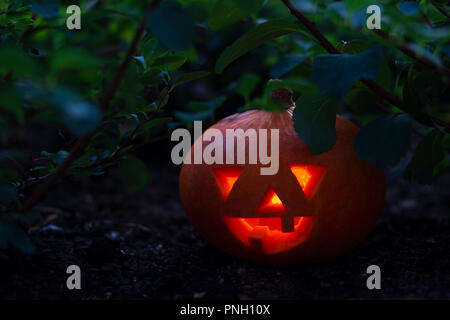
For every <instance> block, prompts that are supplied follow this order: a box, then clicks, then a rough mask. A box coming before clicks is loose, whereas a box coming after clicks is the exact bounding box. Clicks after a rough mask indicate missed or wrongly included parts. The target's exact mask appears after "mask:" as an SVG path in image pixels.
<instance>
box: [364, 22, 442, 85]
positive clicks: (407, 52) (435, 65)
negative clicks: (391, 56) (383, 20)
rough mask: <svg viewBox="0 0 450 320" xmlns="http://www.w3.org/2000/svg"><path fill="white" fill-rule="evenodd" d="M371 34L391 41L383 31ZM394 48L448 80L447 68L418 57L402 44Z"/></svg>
mask: <svg viewBox="0 0 450 320" xmlns="http://www.w3.org/2000/svg"><path fill="white" fill-rule="evenodd" d="M373 32H374V33H375V34H376V35H378V36H380V37H381V38H383V39H385V40H389V41H392V40H391V39H390V37H389V35H388V34H387V33H386V32H384V31H383V30H379V29H374V30H373ZM395 47H396V48H397V49H398V50H400V51H401V52H403V53H404V54H406V55H407V56H409V57H411V58H413V59H415V60H417V61H419V62H421V63H423V64H424V65H426V66H428V67H430V68H433V69H436V70H437V71H439V72H441V73H444V74H446V75H447V77H448V78H449V79H450V70H449V69H448V68H446V67H445V66H442V67H441V66H439V65H438V64H437V63H436V62H434V61H433V60H431V59H429V58H428V57H426V56H424V55H420V54H419V53H417V52H416V51H414V50H413V49H411V48H410V47H408V46H405V45H402V44H395Z"/></svg>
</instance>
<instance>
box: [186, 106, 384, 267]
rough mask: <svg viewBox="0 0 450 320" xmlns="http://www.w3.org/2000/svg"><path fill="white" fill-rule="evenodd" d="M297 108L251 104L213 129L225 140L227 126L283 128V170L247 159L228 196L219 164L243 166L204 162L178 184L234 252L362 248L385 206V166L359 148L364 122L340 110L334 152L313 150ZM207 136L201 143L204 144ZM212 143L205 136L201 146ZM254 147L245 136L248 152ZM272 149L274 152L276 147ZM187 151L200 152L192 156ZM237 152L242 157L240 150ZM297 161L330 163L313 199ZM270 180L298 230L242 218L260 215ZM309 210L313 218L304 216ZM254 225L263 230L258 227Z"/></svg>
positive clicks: (269, 259)
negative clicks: (300, 130) (299, 128)
mask: <svg viewBox="0 0 450 320" xmlns="http://www.w3.org/2000/svg"><path fill="white" fill-rule="evenodd" d="M292 111H293V107H292V108H290V109H288V110H286V112H284V113H275V112H267V111H259V110H251V111H248V112H245V113H242V114H236V115H232V116H230V117H228V118H225V119H223V120H221V121H219V122H218V123H216V124H215V125H213V126H212V127H211V128H215V129H219V130H220V131H221V132H222V134H223V137H224V139H225V136H226V135H225V130H226V129H237V128H241V129H243V130H246V129H248V128H253V129H256V130H257V129H279V172H278V174H277V175H275V176H262V175H260V171H259V168H260V167H261V165H260V164H247V165H244V166H243V171H242V173H241V174H240V176H239V178H238V179H237V181H236V182H235V183H234V185H233V186H232V190H231V192H230V193H229V196H228V198H227V199H224V197H223V193H221V189H220V188H221V186H220V179H219V180H218V179H217V175H215V170H216V169H217V168H219V169H220V168H225V169H226V168H236V167H242V165H227V164H223V165H220V164H219V165H217V164H213V165H207V164H204V163H203V164H184V165H183V166H182V169H181V173H180V184H179V188H180V196H181V201H182V203H183V207H184V209H185V212H186V214H187V217H188V219H189V220H190V222H191V223H192V224H193V226H194V228H195V229H196V230H197V232H198V233H200V234H201V235H202V236H203V237H204V238H206V239H207V240H208V241H209V242H210V243H212V244H213V245H214V246H216V247H218V248H220V249H221V250H223V251H225V252H227V253H229V254H232V255H234V256H237V257H240V258H244V259H249V260H252V261H256V262H262V263H269V264H290V263H310V262H316V261H321V260H325V259H329V258H332V257H334V256H336V255H339V254H341V253H343V252H345V251H348V250H349V249H351V248H353V247H354V246H356V245H357V244H358V243H359V242H360V241H361V240H362V239H363V238H364V237H365V236H366V235H367V234H368V233H369V231H370V230H371V229H372V228H373V226H374V225H375V223H376V221H377V219H378V215H379V213H380V211H381V210H382V207H383V203H384V197H385V191H386V182H385V176H384V172H383V171H382V170H379V169H377V168H376V167H374V166H373V165H372V164H370V163H369V162H367V161H365V160H361V159H359V158H358V157H357V155H356V153H355V151H354V148H353V142H354V138H355V136H356V134H357V133H358V130H359V129H358V128H357V126H355V125H354V124H353V123H352V122H350V121H348V120H346V119H344V118H342V117H340V116H337V117H336V144H335V145H334V146H333V148H332V149H331V150H330V151H328V152H325V153H321V154H318V155H312V154H311V152H310V147H309V145H308V144H307V143H305V142H304V141H302V140H301V139H300V138H299V137H298V135H297V133H296V132H295V130H294V127H293V122H292ZM208 130H209V129H208ZM206 132H207V131H205V133H206ZM205 133H204V134H205ZM268 136H269V137H270V134H268ZM201 138H202V137H200V138H199V139H198V140H197V141H195V142H194V145H195V144H197V143H201ZM208 143H213V142H208ZM208 143H207V142H203V147H202V148H203V149H204V148H205V147H206V146H207V145H208ZM227 148H228V149H229V148H230V147H229V143H228V141H226V140H225V142H224V143H223V154H224V159H226V154H227V151H228V152H230V150H228V149H227ZM235 148H236V146H235ZM248 148H249V145H248V141H246V152H248ZM193 149H194V146H193V147H192V148H191V150H193ZM268 150H269V152H270V148H269V149H268ZM234 151H236V149H235V150H234ZM188 156H189V157H191V159H192V158H193V157H192V155H191V154H189V155H188ZM234 156H235V163H236V152H234ZM246 163H248V162H246ZM258 163H259V161H258ZM292 165H309V166H312V167H313V168H315V166H317V167H318V168H325V171H324V173H323V174H322V175H321V176H320V177H319V178H317V179H316V180H317V181H315V183H316V186H315V188H314V190H309V197H308V198H306V197H305V196H304V195H303V193H304V192H303V191H302V188H301V186H300V185H299V180H297V179H296V177H295V176H294V175H293V174H292V170H291V169H290V167H289V166H292ZM263 167H264V165H263ZM266 167H267V166H266ZM241 169H242V168H241ZM313 178H314V177H313ZM313 180H314V179H313ZM266 185H270V186H271V187H272V188H273V190H275V192H276V193H277V194H278V195H279V198H280V199H281V202H282V203H283V205H284V206H285V207H286V208H287V209H288V210H291V211H292V210H293V211H295V215H296V216H297V218H296V219H297V220H296V222H295V231H294V232H283V231H280V230H279V229H276V228H275V229H274V230H271V229H270V227H267V226H256V225H255V224H254V223H253V222H254V221H257V222H256V224H257V223H258V221H262V220H264V219H261V220H255V219H253V220H252V219H247V220H245V219H243V218H239V215H240V214H244V215H245V213H248V214H249V215H248V216H253V217H261V216H259V215H258V212H257V211H256V212H255V206H258V205H260V204H261V202H262V201H264V200H263V199H262V198H263V197H264V194H263V193H262V192H263V190H264V188H261V186H266ZM233 189H236V190H234V191H233ZM280 191H282V192H280ZM299 192H300V193H299ZM305 192H306V190H305ZM224 208H226V209H224ZM291 211H290V212H291ZM302 215H309V216H308V217H304V218H299V217H298V216H302ZM236 216H238V217H237V218H236ZM272 219H280V218H272ZM299 219H300V220H299ZM248 221H253V222H251V223H250V222H248ZM255 230H258V231H261V230H262V231H261V232H259V233H258V232H256V231H255ZM261 233H262V235H261Z"/></svg>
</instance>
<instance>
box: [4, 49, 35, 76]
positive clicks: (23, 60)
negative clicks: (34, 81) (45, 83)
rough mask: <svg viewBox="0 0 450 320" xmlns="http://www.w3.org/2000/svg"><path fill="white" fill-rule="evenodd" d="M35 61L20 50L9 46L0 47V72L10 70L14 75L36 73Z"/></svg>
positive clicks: (32, 74) (31, 74) (33, 74)
mask: <svg viewBox="0 0 450 320" xmlns="http://www.w3.org/2000/svg"><path fill="white" fill-rule="evenodd" d="M37 71H38V68H37V65H36V63H35V61H34V60H33V59H32V58H31V57H30V56H28V55H27V54H25V53H24V52H23V51H22V50H19V49H18V48H15V47H11V46H4V47H2V48H0V73H2V74H3V73H6V72H12V74H13V75H14V76H15V77H32V76H36V75H37Z"/></svg>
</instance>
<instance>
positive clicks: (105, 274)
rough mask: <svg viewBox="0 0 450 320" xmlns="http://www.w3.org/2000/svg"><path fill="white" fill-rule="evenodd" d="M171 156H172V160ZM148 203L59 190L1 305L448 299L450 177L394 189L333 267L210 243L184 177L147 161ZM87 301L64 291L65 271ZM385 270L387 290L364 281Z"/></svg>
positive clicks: (2, 265)
mask: <svg viewBox="0 0 450 320" xmlns="http://www.w3.org/2000/svg"><path fill="white" fill-rule="evenodd" d="M167 154H170V153H167ZM148 163H149V168H150V171H151V178H150V182H149V185H148V187H147V188H146V189H145V190H144V191H142V192H132V191H130V190H127V189H126V187H124V186H123V184H122V181H121V180H120V177H119V176H118V174H117V172H115V171H114V170H113V171H111V172H109V173H108V174H107V175H105V176H100V177H94V178H89V179H87V180H85V181H71V182H70V181H69V182H64V183H61V184H59V185H57V186H56V187H55V188H54V189H53V190H52V192H51V194H49V195H48V196H47V198H46V199H45V201H43V202H42V203H41V204H40V206H39V207H38V208H37V209H38V210H39V211H40V212H41V213H42V219H41V221H40V222H39V223H38V224H36V225H34V226H33V227H32V228H31V230H30V235H31V237H32V239H33V240H34V241H35V243H36V244H37V246H38V248H39V253H38V254H37V255H35V256H31V257H29V256H28V257H27V256H23V255H21V254H19V253H14V252H10V253H9V260H8V261H3V262H0V283H1V285H0V298H3V299H18V298H20V299H21V298H26V299H184V298H186V299H222V298H223V299H405V298H412V299H424V298H431V299H449V298H450V277H449V271H448V270H449V267H450V263H449V262H450V255H449V252H450V223H449V222H450V210H449V208H450V197H449V195H450V190H449V187H448V186H449V183H450V179H449V178H450V177H448V176H447V177H444V178H442V179H441V180H440V181H439V182H438V183H437V184H435V185H433V186H418V185H414V184H410V183H409V182H406V181H404V180H402V179H396V180H394V181H391V182H390V183H389V189H388V193H387V202H386V206H385V210H384V212H383V213H382V218H381V219H380V221H379V223H378V224H377V226H376V227H375V229H374V230H373V231H372V232H371V233H370V235H369V236H368V237H367V238H366V239H365V240H364V241H363V242H362V243H361V244H360V245H359V246H358V247H356V248H355V249H354V250H352V251H351V252H349V253H347V254H344V255H342V256H340V257H338V258H335V259H333V260H331V261H327V262H323V263H318V264H312V265H296V266H287V267H275V266H266V265H258V264H254V263H250V262H246V261H242V260H238V259H236V258H234V257H231V256H228V255H226V254H224V253H222V252H220V251H219V250H217V249H215V248H214V247H212V246H211V245H209V244H208V243H206V242H205V241H204V240H203V239H202V238H201V237H200V236H198V235H197V234H196V233H195V231H194V230H193V228H192V226H191V225H190V224H189V222H188V221H187V219H186V217H185V215H184V213H183V209H182V207H181V204H180V201H179V196H178V171H179V168H177V167H167V163H168V161H167V159H163V160H160V161H153V162H151V161H149V162H148ZM72 264H76V265H79V266H80V267H81V271H82V290H78V291H77V290H73V291H70V290H67V289H66V279H67V276H68V275H67V274H66V268H67V267H68V266H69V265H72ZM371 264H376V265H379V266H380V268H381V273H382V280H381V286H382V289H381V290H368V289H367V287H366V279H367V277H368V275H367V274H366V269H367V267H368V266H369V265H371Z"/></svg>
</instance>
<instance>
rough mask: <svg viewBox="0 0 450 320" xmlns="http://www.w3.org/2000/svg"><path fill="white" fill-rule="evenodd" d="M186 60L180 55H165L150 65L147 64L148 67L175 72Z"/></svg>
mask: <svg viewBox="0 0 450 320" xmlns="http://www.w3.org/2000/svg"><path fill="white" fill-rule="evenodd" d="M186 60H187V58H186V57H185V56H182V55H172V56H169V55H167V56H163V57H158V58H157V59H155V60H154V61H153V62H152V63H151V64H148V66H151V67H164V68H166V67H169V69H171V70H175V69H178V68H179V67H181V66H182V65H183V64H184V63H185V62H186ZM159 69H161V68H159Z"/></svg>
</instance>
